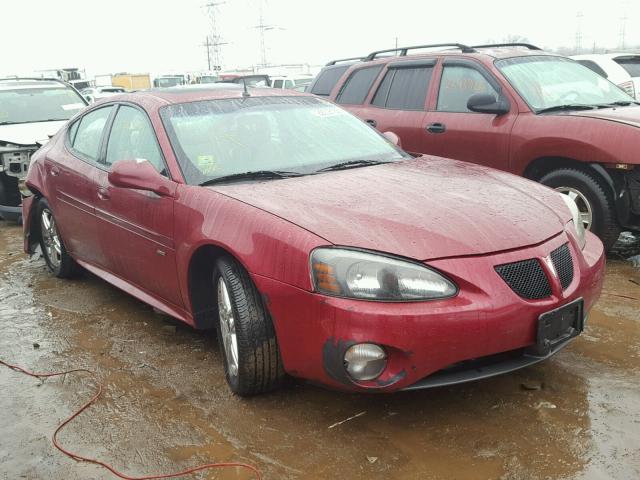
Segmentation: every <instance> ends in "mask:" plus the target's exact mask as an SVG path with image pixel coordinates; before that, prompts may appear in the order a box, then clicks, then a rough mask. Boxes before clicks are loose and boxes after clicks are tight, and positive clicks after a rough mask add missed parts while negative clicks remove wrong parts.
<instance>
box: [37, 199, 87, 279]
mask: <svg viewBox="0 0 640 480" xmlns="http://www.w3.org/2000/svg"><path fill="white" fill-rule="evenodd" d="M37 215H38V221H39V224H40V248H41V249H42V256H43V257H44V260H45V262H46V263H47V267H49V270H50V271H51V273H53V274H54V275H55V276H56V277H58V278H69V277H72V276H74V275H75V274H76V273H78V270H79V269H80V267H79V266H78V264H77V263H76V262H75V260H74V259H73V258H71V256H70V255H69V254H68V253H67V249H66V248H65V246H64V242H63V241H62V237H60V232H59V231H58V224H57V222H56V218H55V217H54V215H53V212H52V211H51V207H50V206H49V202H47V200H46V199H44V198H41V199H40V201H39V202H38V209H37Z"/></svg>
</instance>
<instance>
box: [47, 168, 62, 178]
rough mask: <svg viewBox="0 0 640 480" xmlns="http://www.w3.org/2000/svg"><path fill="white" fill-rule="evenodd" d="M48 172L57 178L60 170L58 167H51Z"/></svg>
mask: <svg viewBox="0 0 640 480" xmlns="http://www.w3.org/2000/svg"><path fill="white" fill-rule="evenodd" d="M49 172H50V173H51V175H52V176H54V177H57V176H58V175H60V169H59V168H58V167H51V170H49Z"/></svg>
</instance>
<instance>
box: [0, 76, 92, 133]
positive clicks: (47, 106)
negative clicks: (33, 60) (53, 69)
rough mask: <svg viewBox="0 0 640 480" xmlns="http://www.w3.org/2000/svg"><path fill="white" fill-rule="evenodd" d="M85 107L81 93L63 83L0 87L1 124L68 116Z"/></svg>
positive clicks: (67, 117)
mask: <svg viewBox="0 0 640 480" xmlns="http://www.w3.org/2000/svg"><path fill="white" fill-rule="evenodd" d="M84 107H85V102H84V101H83V100H82V97H80V96H79V95H78V94H77V93H76V92H75V91H74V90H71V89H70V88H67V87H64V86H62V85H61V86H60V87H47V88H42V87H34V86H28V87H27V86H25V87H20V88H15V89H11V90H0V124H10V123H31V122H46V121H50V120H68V119H70V118H71V117H72V116H73V115H75V113H76V112H78V110H80V109H82V108H84Z"/></svg>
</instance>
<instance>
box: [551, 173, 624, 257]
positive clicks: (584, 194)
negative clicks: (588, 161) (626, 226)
mask: <svg viewBox="0 0 640 480" xmlns="http://www.w3.org/2000/svg"><path fill="white" fill-rule="evenodd" d="M540 183H542V184H544V185H547V186H548V187H551V188H554V189H555V190H557V191H558V192H560V193H562V194H565V195H567V196H569V197H570V198H571V199H572V200H573V201H574V202H575V203H576V205H577V206H578V210H579V211H580V217H581V220H582V223H583V225H584V228H585V229H586V230H590V231H591V232H593V233H595V234H596V235H597V236H598V237H600V240H602V243H603V244H604V247H605V250H606V251H609V250H610V249H611V247H613V245H614V244H615V243H616V241H617V240H618V237H619V236H620V232H621V228H620V225H619V224H618V221H617V218H616V211H615V205H614V203H613V199H612V198H611V195H608V194H607V190H606V186H605V185H603V184H602V182H601V181H600V180H599V179H598V177H596V176H595V175H592V174H590V173H588V172H585V171H583V170H578V169H575V168H561V169H558V170H554V171H552V172H550V173H547V174H546V175H545V176H544V177H542V178H541V179H540Z"/></svg>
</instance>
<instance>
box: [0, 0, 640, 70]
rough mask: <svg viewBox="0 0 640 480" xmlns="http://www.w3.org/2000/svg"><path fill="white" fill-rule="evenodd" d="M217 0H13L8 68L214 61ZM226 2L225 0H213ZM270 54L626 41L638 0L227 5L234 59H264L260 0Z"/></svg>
mask: <svg viewBox="0 0 640 480" xmlns="http://www.w3.org/2000/svg"><path fill="white" fill-rule="evenodd" d="M207 1H210V0H179V1H175V2H168V1H160V0H100V1H97V0H82V1H76V0H68V1H65V0H16V1H7V0H5V1H4V2H3V5H2V19H3V20H4V21H3V24H2V28H1V29H0V59H1V60H0V74H28V73H31V72H33V71H34V70H40V69H48V68H56V67H80V68H85V69H86V70H87V73H88V74H89V75H90V76H93V75H94V74H102V73H111V72H119V71H129V72H150V73H152V74H162V73H170V72H179V71H200V70H206V68H207V62H206V53H205V48H204V47H203V46H202V44H203V42H204V40H205V37H206V35H207V34H208V33H209V19H208V17H207V14H206V10H205V8H204V7H203V4H205V3H206V2H207ZM214 1H216V2H219V1H220V2H221V1H223V0H214ZM261 2H262V4H263V5H264V8H263V11H264V23H266V24H269V25H273V26H277V27H279V28H278V29H272V30H269V31H266V32H265V43H266V46H267V52H266V53H267V61H268V62H269V63H311V64H322V63H325V62H326V61H327V60H329V59H332V58H335V57H348V56H356V55H363V54H365V53H367V52H369V51H372V50H376V49H381V48H390V47H393V46H394V43H395V38H396V37H398V42H399V44H400V45H412V44H422V43H438V42H462V43H478V42H485V41H487V40H497V41H499V40H502V39H504V38H505V37H507V36H511V35H520V36H523V37H527V38H529V39H530V40H531V42H533V43H535V44H538V45H541V46H546V47H558V46H568V47H573V46H574V45H575V44H576V31H577V25H578V19H577V13H578V12H582V15H583V16H582V20H581V22H582V28H581V30H582V45H583V47H584V48H585V49H587V48H588V49H591V48H592V46H593V44H594V42H595V44H596V45H598V46H606V47H610V48H616V47H617V46H618V45H619V44H620V38H621V36H620V31H621V25H622V20H621V18H622V17H624V16H626V17H627V21H626V23H627V28H626V31H627V34H626V43H627V44H629V45H640V28H637V26H638V25H639V24H640V2H639V1H637V0H609V1H606V2H605V1H601V0H599V1H592V0H589V1H587V0H537V1H535V2H528V3H524V2H514V1H513V0H510V1H509V0H504V1H503V0H484V1H467V0H458V1H456V2H453V1H449V2H431V1H427V0H392V1H388V0H387V1H378V0H316V1H303V0H297V1H292V0H226V2H225V3H223V4H222V5H220V6H219V7H218V11H219V17H218V18H219V25H220V28H219V30H220V34H221V35H222V37H223V38H224V40H225V41H226V42H229V43H228V45H225V46H223V47H222V49H223V50H222V52H223V64H224V66H226V67H227V68H231V67H235V66H249V65H252V64H257V63H260V61H261V49H260V38H259V35H258V30H257V29H256V28H255V25H257V24H258V23H259V10H260V8H259V6H260V4H261Z"/></svg>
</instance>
